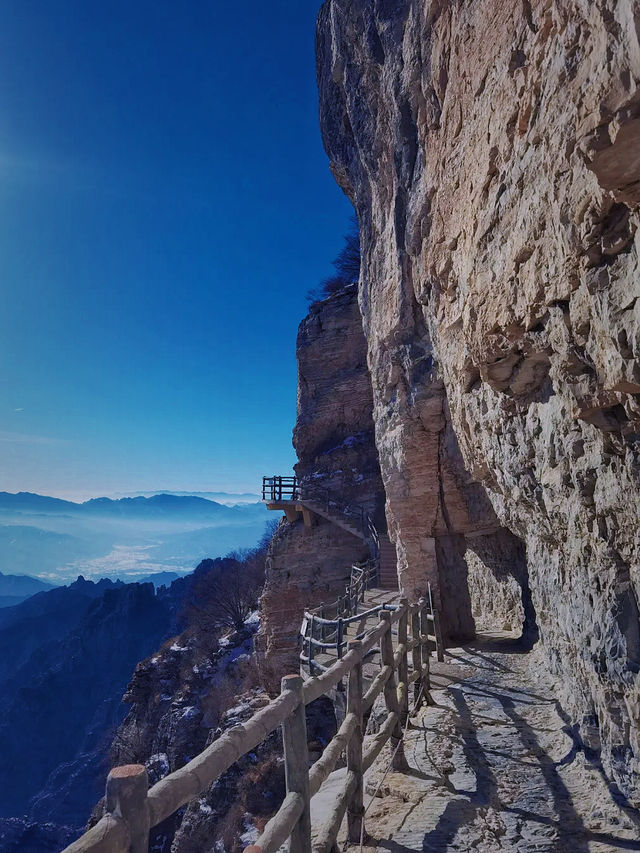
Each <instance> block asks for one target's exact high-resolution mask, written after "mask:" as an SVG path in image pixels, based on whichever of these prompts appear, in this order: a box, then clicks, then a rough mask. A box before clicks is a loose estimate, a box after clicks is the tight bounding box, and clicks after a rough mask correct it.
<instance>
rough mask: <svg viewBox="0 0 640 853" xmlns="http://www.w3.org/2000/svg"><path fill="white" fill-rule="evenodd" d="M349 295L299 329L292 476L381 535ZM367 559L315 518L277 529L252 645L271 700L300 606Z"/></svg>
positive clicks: (290, 657) (364, 381)
mask: <svg viewBox="0 0 640 853" xmlns="http://www.w3.org/2000/svg"><path fill="white" fill-rule="evenodd" d="M357 291H358V288H357V286H356V285H349V286H347V287H346V288H344V289H342V290H340V291H339V292H338V293H336V294H334V295H332V296H330V297H329V298H328V299H324V300H322V301H320V302H315V303H314V304H313V305H311V307H310V310H309V314H308V315H307V316H306V317H305V318H304V319H303V321H302V322H301V323H300V327H299V329H298V339H297V344H296V356H297V359H298V412H297V420H296V426H295V429H294V431H293V444H294V447H295V449H296V453H297V455H298V463H297V465H296V474H297V476H298V477H299V479H300V481H301V483H302V486H303V488H309V489H327V490H328V491H329V492H330V493H331V495H332V496H335V497H338V498H340V499H341V500H343V501H345V502H347V503H352V504H354V505H357V506H362V507H364V508H365V509H367V510H368V511H369V512H370V513H371V515H372V516H373V517H374V518H375V519H376V523H377V525H378V528H379V530H381V531H383V530H384V523H385V522H384V490H383V487H382V481H381V479H380V467H379V464H378V454H377V451H376V446H375V441H374V431H373V418H372V409H373V400H372V396H371V379H370V377H369V373H368V371H367V348H366V342H365V338H364V334H363V332H362V318H361V316H360V309H359V307H358V293H357ZM369 556H370V554H369V548H368V546H367V545H366V543H365V542H363V541H362V540H361V539H358V538H356V537H355V536H353V535H352V534H351V533H348V532H347V531H345V530H343V529H342V528H340V527H338V526H337V525H335V524H333V523H331V522H330V521H326V520H325V519H323V518H315V520H314V525H313V526H312V527H305V525H304V523H303V521H302V520H301V519H299V520H297V521H294V522H287V521H285V520H284V519H283V521H282V522H281V523H280V526H279V527H278V530H277V531H276V534H275V536H274V538H273V540H272V542H271V546H270V549H269V556H268V557H267V565H266V583H265V588H264V592H263V595H262V599H261V602H260V611H261V625H260V633H259V634H258V637H257V638H256V652H257V656H258V661H259V666H260V672H261V676H262V679H263V681H264V683H265V685H266V686H267V688H268V689H269V690H270V691H271V692H273V693H277V692H278V691H279V688H280V679H281V678H282V676H283V675H287V674H288V673H292V672H297V671H298V670H299V666H300V663H299V655H300V642H299V632H300V624H301V622H302V617H303V612H304V609H305V607H306V608H310V607H315V606H317V605H320V604H322V603H328V602H333V601H335V600H336V598H337V597H338V595H340V594H341V593H342V592H344V587H345V585H346V582H347V581H348V579H349V574H350V570H351V565H352V564H353V563H354V562H357V561H361V560H367V559H369Z"/></svg>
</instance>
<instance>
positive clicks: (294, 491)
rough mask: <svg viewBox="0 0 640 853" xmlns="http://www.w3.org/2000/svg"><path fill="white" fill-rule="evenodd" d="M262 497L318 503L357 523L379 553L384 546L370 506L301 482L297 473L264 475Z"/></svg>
mask: <svg viewBox="0 0 640 853" xmlns="http://www.w3.org/2000/svg"><path fill="white" fill-rule="evenodd" d="M262 500H263V501H268V502H270V503H285V502H288V501H292V502H294V501H303V502H307V503H309V504H311V506H312V508H313V505H314V504H315V505H316V506H317V508H318V509H319V510H322V511H324V513H325V514H326V515H328V516H331V515H334V516H339V517H340V518H342V519H343V520H344V521H350V522H352V523H353V524H355V525H356V526H357V527H358V528H359V529H360V531H361V532H362V535H363V536H364V538H365V539H366V540H368V541H369V542H371V544H372V546H373V547H372V550H373V551H374V552H375V553H377V550H378V548H379V546H380V536H379V534H378V531H377V529H376V526H375V524H374V522H373V519H372V517H371V515H370V514H369V513H368V512H367V510H366V509H364V507H361V506H358V505H357V504H351V503H347V502H346V501H343V500H340V498H338V497H336V496H335V494H334V493H333V492H331V491H330V490H329V489H325V488H322V487H321V486H315V485H313V484H309V483H307V482H300V481H299V480H298V478H297V477H280V476H275V475H274V476H272V477H263V478H262Z"/></svg>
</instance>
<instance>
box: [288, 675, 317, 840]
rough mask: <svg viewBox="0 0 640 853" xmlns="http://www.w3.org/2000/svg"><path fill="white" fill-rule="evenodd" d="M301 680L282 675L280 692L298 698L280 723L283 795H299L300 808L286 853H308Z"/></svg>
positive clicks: (307, 768) (309, 829) (306, 751)
mask: <svg viewBox="0 0 640 853" xmlns="http://www.w3.org/2000/svg"><path fill="white" fill-rule="evenodd" d="M302 684H303V681H302V678H301V677H300V676H299V675H285V677H284V678H283V679H282V693H284V692H285V691H291V692H293V693H295V694H296V696H297V697H298V699H299V703H298V706H297V708H296V709H295V710H294V711H293V713H292V714H291V715H290V716H289V717H287V718H286V719H285V721H284V722H283V723H282V743H283V746H284V775H285V782H286V786H287V794H289V793H291V792H293V793H296V794H299V795H300V796H301V797H302V800H303V802H304V809H303V811H302V814H301V815H300V818H299V820H298V822H297V823H296V825H295V827H294V829H293V832H292V833H291V836H290V838H289V842H288V845H289V846H288V849H289V853H311V808H310V801H311V798H310V796H309V753H308V750H307V721H306V717H305V711H304V698H303V694H302Z"/></svg>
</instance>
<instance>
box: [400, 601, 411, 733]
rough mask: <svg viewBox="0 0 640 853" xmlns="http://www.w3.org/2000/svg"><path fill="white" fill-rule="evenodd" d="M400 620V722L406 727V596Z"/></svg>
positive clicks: (407, 666)
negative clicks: (402, 649) (402, 690)
mask: <svg viewBox="0 0 640 853" xmlns="http://www.w3.org/2000/svg"><path fill="white" fill-rule="evenodd" d="M400 607H401V612H400V621H399V622H398V643H399V644H402V645H403V646H404V651H403V652H402V654H401V655H400V663H399V666H398V681H399V682H400V684H404V692H403V693H402V704H401V706H400V724H401V725H402V726H403V727H404V725H405V724H406V722H407V716H408V714H409V665H408V662H407V639H408V638H407V626H408V621H409V601H408V600H407V599H406V598H401V599H400Z"/></svg>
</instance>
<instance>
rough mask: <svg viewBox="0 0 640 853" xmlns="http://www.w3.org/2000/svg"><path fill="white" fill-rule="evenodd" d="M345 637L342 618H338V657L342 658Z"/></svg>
mask: <svg viewBox="0 0 640 853" xmlns="http://www.w3.org/2000/svg"><path fill="white" fill-rule="evenodd" d="M343 635H344V623H343V621H342V617H341V616H340V617H339V618H338V625H337V628H336V643H337V644H338V646H337V648H338V657H339V658H341V657H342V637H343Z"/></svg>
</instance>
